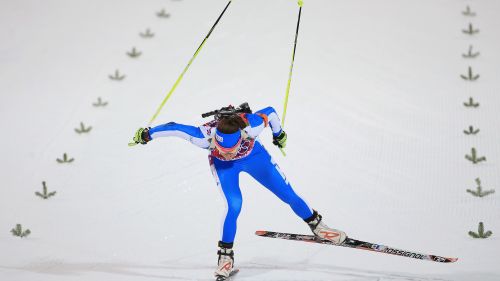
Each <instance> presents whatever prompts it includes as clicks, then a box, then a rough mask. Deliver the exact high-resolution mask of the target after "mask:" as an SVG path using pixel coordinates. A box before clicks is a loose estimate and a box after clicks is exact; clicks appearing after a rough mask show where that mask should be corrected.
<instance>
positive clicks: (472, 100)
mask: <svg viewBox="0 0 500 281" xmlns="http://www.w3.org/2000/svg"><path fill="white" fill-rule="evenodd" d="M464 106H465V107H474V108H476V107H479V103H475V102H474V99H473V98H472V97H470V98H469V101H468V102H464Z"/></svg>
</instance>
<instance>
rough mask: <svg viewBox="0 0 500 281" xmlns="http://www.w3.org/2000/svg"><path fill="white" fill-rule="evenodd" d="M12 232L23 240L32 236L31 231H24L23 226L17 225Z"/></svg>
mask: <svg viewBox="0 0 500 281" xmlns="http://www.w3.org/2000/svg"><path fill="white" fill-rule="evenodd" d="M10 232H11V233H12V235H14V236H18V237H21V238H24V237H26V236H28V235H30V234H31V231H30V230H29V229H26V230H24V231H23V227H22V226H21V224H17V225H16V227H15V228H13V229H12V230H11V231H10Z"/></svg>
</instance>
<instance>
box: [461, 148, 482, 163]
mask: <svg viewBox="0 0 500 281" xmlns="http://www.w3.org/2000/svg"><path fill="white" fill-rule="evenodd" d="M465 159H467V160H469V161H471V162H472V163H474V164H477V163H479V162H482V161H486V157H484V156H483V157H479V158H478V157H477V153H476V148H474V147H473V148H472V149H471V155H465Z"/></svg>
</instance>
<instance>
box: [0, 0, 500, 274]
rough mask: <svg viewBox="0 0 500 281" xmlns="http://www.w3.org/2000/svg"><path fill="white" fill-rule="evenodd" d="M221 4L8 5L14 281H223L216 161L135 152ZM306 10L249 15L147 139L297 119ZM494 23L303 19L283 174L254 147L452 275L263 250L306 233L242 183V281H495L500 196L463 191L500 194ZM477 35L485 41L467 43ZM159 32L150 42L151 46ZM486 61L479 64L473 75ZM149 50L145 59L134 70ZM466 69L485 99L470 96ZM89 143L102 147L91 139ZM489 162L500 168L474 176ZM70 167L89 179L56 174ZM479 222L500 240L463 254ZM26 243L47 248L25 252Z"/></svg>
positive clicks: (486, 6) (324, 10) (388, 11)
mask: <svg viewBox="0 0 500 281" xmlns="http://www.w3.org/2000/svg"><path fill="white" fill-rule="evenodd" d="M226 4H227V2H226V1H225V0H198V1H195V0H177V1H167V0H161V1H160V0H149V1H139V0H106V1H102V0H100V1H97V0H85V1H84V0H73V1H64V0H46V1H36V0H16V1H6V0H3V1H0V37H1V38H2V41H1V44H0V95H1V96H0V97H1V102H0V128H1V132H2V142H1V145H0V155H1V156H2V162H1V165H2V167H1V171H2V176H1V179H2V183H1V187H0V190H1V191H2V196H0V280H2V281H48V280H50V281H57V280H64V281H67V280H82V281H84V280H85V281H101V280H107V281H113V280H120V281H135V280H212V279H213V277H212V274H213V271H214V269H215V265H216V259H217V257H216V246H217V244H216V243H217V241H218V240H219V239H220V230H221V222H222V218H223V216H224V214H225V202H224V201H223V197H222V196H221V194H220V193H219V190H218V187H217V186H216V184H215V182H214V180H213V178H212V175H211V173H210V169H209V166H208V162H207V152H206V151H205V150H202V149H199V148H197V147H195V146H193V145H191V144H189V143H188V142H185V141H183V140H181V139H178V138H164V139H158V140H155V141H153V142H151V143H149V144H147V145H145V146H135V147H129V146H127V143H128V142H129V141H130V140H131V137H132V136H133V134H134V132H135V130H136V129H137V128H139V127H141V126H142V127H143V126H146V125H147V124H148V122H149V120H150V119H151V117H152V116H153V114H154V112H155V110H156V109H157V108H158V106H159V104H160V103H161V101H162V100H163V98H164V97H165V96H166V94H167V93H168V91H169V90H170V89H171V87H172V85H173V84H174V83H175V81H176V79H177V78H178V77H179V75H180V73H181V72H182V70H183V69H184V67H185V66H186V65H187V63H188V61H189V59H190V58H191V56H192V55H193V54H194V52H195V51H196V49H197V47H198V46H199V45H200V44H201V42H202V40H203V38H204V36H205V35H206V34H207V32H208V31H209V30H210V28H211V27H212V24H213V23H214V21H215V20H216V19H217V17H218V15H219V14H220V13H221V11H222V10H223V8H224V7H225V5H226ZM467 6H470V9H471V11H473V12H474V13H476V15H475V16H474V17H471V16H466V15H463V14H462V12H463V11H465V10H466V7H467ZM162 9H165V12H166V13H169V14H170V17H168V18H167V17H165V18H161V17H158V16H157V15H156V13H159V12H160V11H161V10H162ZM298 10H299V8H298V6H297V3H296V1H293V0H273V1H266V0H252V1H248V0H235V1H233V2H232V3H231V5H230V6H229V7H228V10H227V11H226V13H225V15H224V16H223V17H222V19H221V21H220V22H219V24H218V25H217V27H216V28H215V30H214V31H213V33H212V35H211V36H210V38H209V39H208V40H207V42H206V44H205V45H204V47H203V49H202V50H201V51H200V53H199V55H198V56H197V58H196V60H195V61H194V62H193V64H192V65H191V67H190V68H189V71H188V72H187V73H186V75H185V76H184V78H183V80H182V81H181V83H180V84H179V86H178V88H177V89H176V91H175V92H174V93H173V95H172V96H171V98H170V99H169V100H168V102H167V103H166V105H165V107H164V108H163V110H162V111H161V114H160V115H159V116H158V118H157V119H156V120H154V122H153V125H159V124H162V123H166V122H169V121H176V122H178V123H183V124H192V125H198V124H202V123H203V122H205V121H208V120H206V119H203V118H201V113H204V112H207V111H210V110H214V109H217V108H219V107H221V106H226V105H228V104H234V105H238V104H240V103H242V102H245V101H246V102H249V104H250V105H251V107H252V108H253V109H255V110H257V109H260V108H263V107H266V106H273V107H274V108H276V110H277V111H278V112H279V114H280V115H281V114H282V112H283V100H284V96H285V88H286V82H287V79H288V71H289V67H290V59H291V54H292V49H293V39H294V35H295V28H296V22H297V15H298ZM499 12H500V2H498V1H497V0H478V1H462V0H460V1H456V0H418V1H417V0H412V1H397V0H377V1H371V0H364V1H362V0H342V1H333V0H314V1H312V0H310V1H308V0H306V1H305V3H304V6H303V9H302V18H301V25H300V32H299V38H298V45H297V54H296V59H295V65H294V71H293V79H292V84H291V91H290V99H289V104H288V109H287V116H286V123H285V130H286V132H287V133H288V143H287V147H286V153H287V156H286V157H284V156H283V155H281V153H280V151H279V150H278V149H277V148H276V147H274V146H273V145H272V143H271V141H272V140H271V132H270V131H269V130H266V131H265V132H264V133H263V134H261V136H260V139H261V140H262V142H263V143H264V145H265V146H266V147H267V149H268V151H269V152H270V153H271V154H272V155H273V158H274V159H275V160H276V161H277V162H278V163H279V165H280V167H281V169H282V170H283V171H284V172H285V174H286V175H287V177H288V179H289V180H290V182H291V183H292V185H293V187H294V189H295V190H296V191H297V193H299V194H300V195H301V196H303V198H304V199H305V200H306V201H307V202H308V203H309V204H310V206H311V207H313V208H315V209H317V210H319V211H320V213H322V214H323V217H324V219H325V222H326V223H327V224H328V225H330V226H332V227H335V228H339V229H342V230H344V231H346V232H347V234H348V235H349V236H352V237H353V238H357V239H360V240H366V241H370V242H374V243H380V244H385V245H389V246H393V247H396V248H401V249H407V250H412V251H417V252H423V253H430V254H436V255H442V256H449V257H458V258H459V260H458V262H456V263H452V264H440V263H434V262H428V261H420V260H416V259H410V258H404V257H397V256H391V255H385V254H379V253H373V252H368V251H361V250H355V249H347V248H342V247H334V246H324V245H316V244H308V243H300V242H292V241H284V240H278V239H268V238H261V237H257V236H255V235H254V232H255V231H256V230H261V229H262V230H274V231H285V232H296V233H309V229H308V228H307V226H306V225H305V224H304V223H303V222H302V221H301V220H300V219H299V218H297V217H296V216H295V215H294V214H293V212H292V211H291V209H290V208H289V207H288V206H287V205H285V204H283V203H282V202H280V201H279V199H277V198H276V197H275V196H274V195H272V194H271V193H270V192H269V191H267V190H266V189H265V188H264V187H262V186H260V185H259V184H258V183H256V182H255V181H254V180H253V179H251V178H250V177H249V176H248V175H245V174H242V175H241V188H242V192H243V196H244V205H243V210H242V213H241V216H240V218H239V221H238V222H239V224H238V235H237V239H236V241H235V248H234V249H235V253H236V261H235V262H236V266H237V267H238V268H240V269H241V272H240V273H238V275H237V276H236V278H234V280H238V281H243V280H269V281H271V280H272V281H278V280H297V281H298V280H301V281H302V280H316V281H319V280H325V281H326V280H349V281H350V280H352V281H354V280H362V281H365V280H366V281H369V280H381V281H387V280H418V281H421V280H429V281H475V280H481V281H498V280H500V268H499V267H498V253H499V250H500V242H499V241H500V240H499V239H498V235H499V233H500V204H499V203H500V202H499V196H498V193H494V194H492V195H489V196H486V197H483V198H478V197H474V196H472V195H471V194H469V193H468V192H466V189H475V188H476V186H477V184H476V182H475V179H476V178H480V180H481V185H482V187H483V189H484V190H490V189H497V190H498V189H500V173H499V167H500V166H499V163H500V145H499V144H500V129H499V127H498V126H499V117H498V116H499V115H498V112H499V108H500V80H499V73H500V52H498V50H499V49H500V38H499V37H498V34H499V28H500V17H499V16H498V13H499ZM469 23H471V24H472V25H473V28H476V29H479V30H480V32H479V33H477V34H474V35H467V34H465V33H463V32H462V30H463V29H468V26H469ZM148 28H149V29H150V30H151V32H152V33H154V37H153V38H149V39H147V38H142V37H141V36H139V33H141V32H145V31H146V29H148ZM471 46H472V47H473V52H479V53H480V54H479V56H477V57H476V58H474V59H467V58H463V57H462V54H464V53H467V52H468V50H469V48H470V47H471ZM133 47H136V50H137V51H139V52H142V54H141V56H139V57H137V58H130V57H129V56H127V55H126V53H127V52H130V51H131V50H132V48H133ZM469 66H470V67H471V69H472V71H473V74H474V75H476V74H479V75H480V78H479V79H478V80H476V81H474V82H470V81H465V80H463V79H462V78H460V75H468V73H467V72H468V67H469ZM115 70H119V72H120V73H121V74H124V75H126V77H125V79H124V80H123V81H112V80H110V79H109V78H108V75H113V74H114V73H115ZM469 97H473V99H474V101H475V102H478V103H479V104H480V106H479V107H477V108H468V107H465V106H464V105H463V103H464V102H467V101H468V100H469ZM98 98H101V99H102V101H103V102H108V105H107V106H106V107H94V106H92V103H95V102H97V99H98ZM80 122H83V123H84V125H85V126H91V127H92V130H91V131H90V132H89V133H88V134H77V133H76V132H75V131H74V129H75V128H79V127H80ZM469 126H474V128H475V129H476V128H477V129H480V132H479V133H478V134H477V135H465V134H464V133H463V130H466V129H467V128H468V127H469ZM473 147H474V148H476V150H477V153H478V156H485V157H486V159H487V161H486V162H484V161H483V162H480V163H478V164H472V163H471V162H470V161H467V160H466V159H465V155H466V154H471V149H472V148H473ZM63 153H67V155H68V157H70V158H74V159H75V160H74V162H73V163H71V164H59V163H57V162H56V158H62V155H63ZM43 181H45V182H46V186H47V188H48V191H49V192H51V191H56V192H57V193H56V195H55V196H53V197H51V198H50V199H47V200H43V199H41V198H40V197H38V196H36V195H35V194H34V193H35V192H36V191H39V192H41V191H42V182H43ZM479 222H484V226H485V230H491V231H492V232H493V235H492V236H491V237H489V238H487V239H473V238H472V237H470V236H469V235H468V232H469V231H475V232H477V231H478V224H479ZM16 224H22V227H23V229H26V228H27V229H30V230H31V234H30V235H29V236H27V237H26V238H19V237H15V236H13V235H12V234H11V233H10V230H11V229H12V228H14V227H15V226H16Z"/></svg>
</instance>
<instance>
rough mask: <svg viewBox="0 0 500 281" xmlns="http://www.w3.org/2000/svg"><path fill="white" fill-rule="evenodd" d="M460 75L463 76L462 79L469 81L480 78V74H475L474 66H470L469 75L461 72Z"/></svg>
mask: <svg viewBox="0 0 500 281" xmlns="http://www.w3.org/2000/svg"><path fill="white" fill-rule="evenodd" d="M460 77H462V79H464V80H467V81H476V80H477V79H479V74H478V75H474V74H473V73H472V67H470V66H469V72H468V74H467V76H465V75H463V74H461V75H460Z"/></svg>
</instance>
